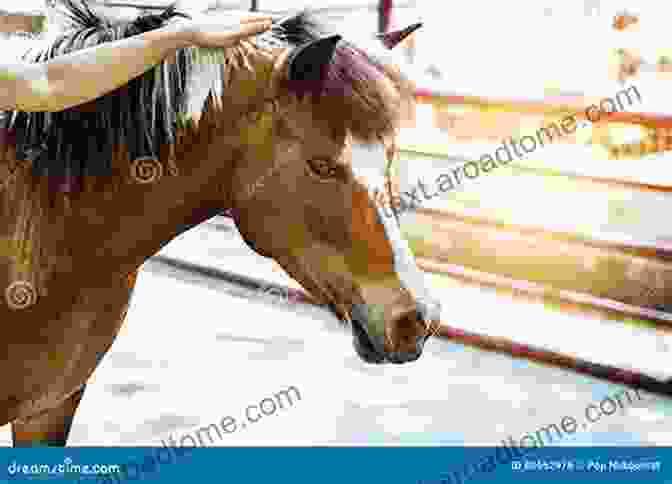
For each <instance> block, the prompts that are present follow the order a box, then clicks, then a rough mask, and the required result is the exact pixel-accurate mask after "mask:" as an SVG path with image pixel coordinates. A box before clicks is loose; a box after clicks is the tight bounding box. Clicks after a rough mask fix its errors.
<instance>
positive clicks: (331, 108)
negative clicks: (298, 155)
mask: <svg viewBox="0 0 672 484" xmlns="http://www.w3.org/2000/svg"><path fill="white" fill-rule="evenodd" d="M61 2H62V3H63V5H64V7H65V8H66V10H67V15H68V16H69V17H70V20H71V21H72V23H73V29H72V31H68V32H67V33H64V34H62V35H60V36H59V37H58V38H57V39H56V40H55V41H54V42H53V43H52V44H51V46H50V47H48V48H46V49H44V50H42V51H40V52H36V53H35V52H28V53H27V54H26V55H24V57H23V59H24V60H25V61H29V62H43V61H46V60H49V59H53V58H54V57H57V56H59V55H63V54H67V53H69V52H73V51H76V50H79V49H82V48H86V47H90V46H94V45H99V44H102V43H104V42H109V41H114V40H119V39H123V38H127V37H130V36H133V35H136V34H140V33H143V32H147V31H150V30H153V29H156V28H159V27H162V26H164V25H165V24H166V23H168V22H170V21H171V20H172V19H175V18H176V17H187V15H185V14H183V13H179V12H177V11H176V10H175V8H174V6H171V7H168V8H166V9H165V10H164V11H163V12H161V13H158V14H150V15H143V16H140V17H138V18H137V19H135V20H132V21H123V22H115V23H113V22H112V21H111V20H110V19H106V18H104V17H102V16H99V15H96V14H95V13H94V12H92V11H91V10H90V9H89V7H88V5H87V4H86V3H85V0H61ZM325 33H326V31H325V29H324V28H323V27H322V26H321V25H320V24H319V23H318V22H317V21H316V19H315V18H314V17H313V16H312V15H311V14H309V13H308V12H301V13H299V14H297V15H294V16H291V17H288V18H286V19H285V20H282V21H280V22H277V23H276V24H275V25H274V26H273V28H272V29H271V30H270V31H268V32H266V33H264V34H262V35H260V36H258V37H257V38H256V39H255V40H254V41H253V42H252V44H253V45H254V46H256V47H257V48H260V49H265V48H273V47H296V46H299V45H302V44H305V43H306V42H310V41H312V40H316V39H319V38H320V37H321V36H322V35H325ZM198 52H199V49H196V48H189V49H181V50H179V51H178V52H177V53H176V57H175V58H174V60H173V61H172V62H166V61H164V62H162V63H161V64H160V65H159V66H157V67H156V68H155V69H151V70H149V71H148V72H147V73H145V74H144V75H142V76H140V77H138V78H136V79H134V80H132V81H131V82H129V83H128V84H127V85H126V86H124V87H122V88H120V89H117V90H116V91H114V92H112V93H110V94H107V95H105V96H103V97H101V98H99V99H97V100H95V101H93V102H91V103H88V104H87V105H85V106H78V107H75V108H71V109H67V110H65V111H62V112H58V113H43V112H37V113H26V112H20V111H15V112H9V113H4V114H5V115H8V116H5V119H7V121H8V125H7V126H5V127H6V128H8V130H9V132H10V133H11V137H12V139H13V140H14V142H15V143H16V153H17V158H18V159H30V160H31V161H32V169H33V174H34V175H35V176H40V175H42V176H50V177H55V179H57V180H63V181H66V182H67V183H66V186H67V185H70V184H71V183H72V182H76V181H77V180H79V179H80V177H83V176H89V175H106V174H109V173H111V170H112V159H113V155H114V152H115V149H116V148H118V147H119V146H125V147H126V148H127V149H128V151H129V156H130V159H131V160H133V159H135V158H138V157H141V156H154V157H158V154H159V150H160V148H161V147H162V146H164V145H166V144H168V145H172V144H174V143H175V141H176V138H177V130H178V129H180V126H181V123H180V120H181V119H183V117H186V116H188V114H189V102H190V96H191V93H190V92H189V91H190V89H191V88H190V79H191V78H192V77H193V76H209V75H210V76H211V77H213V79H210V80H206V82H210V86H213V85H214V84H215V83H217V82H219V83H220V84H221V85H220V86H219V87H218V88H219V89H220V92H219V93H216V92H209V93H208V94H207V95H210V94H212V95H215V96H217V95H219V96H221V94H222V93H221V90H222V89H224V88H225V87H226V86H225V85H224V84H225V83H224V82H223V81H222V72H223V71H224V70H226V69H235V68H239V65H238V63H236V62H233V63H232V62H229V60H230V59H229V58H228V57H226V56H223V57H222V58H219V60H220V61H221V62H219V63H218V64H219V65H218V66H217V69H215V70H210V71H199V70H197V69H195V67H196V64H197V63H198V62H199V61H198V60H197V59H198V58H200V56H198V55H194V54H198ZM222 64H223V65H222ZM220 66H221V67H220ZM217 73H219V77H217ZM220 81H221V82H220ZM389 82H391V83H392V85H393V86H394V87H396V88H397V91H398V93H400V97H399V98H393V97H390V95H389V87H388V86H389ZM206 87H207V86H206ZM409 87H410V84H409V83H408V82H407V81H406V80H405V78H403V77H402V76H400V75H399V74H398V72H397V71H395V70H394V69H391V68H390V67H388V66H386V65H384V63H382V62H378V61H376V60H373V58H371V57H369V56H368V55H367V54H366V53H364V52H363V51H362V50H359V49H357V48H356V47H354V46H353V45H351V44H348V43H346V42H341V43H340V44H339V47H338V49H337V51H336V53H335V56H334V60H333V62H332V63H331V65H330V67H329V69H328V72H327V78H326V80H325V81H324V82H323V83H322V85H321V86H320V91H319V93H317V92H311V96H312V98H313V100H314V115H315V116H317V117H321V118H324V119H326V120H330V121H331V122H333V123H340V125H341V128H343V129H345V130H346V131H347V132H349V133H351V134H352V135H353V136H354V137H356V138H359V139H362V140H366V141H374V140H377V139H380V138H382V137H383V136H385V135H387V134H390V133H392V132H393V131H394V129H395V126H396V121H397V119H398V115H399V108H400V105H399V100H400V99H409V98H410V90H409V89H408V88H409ZM209 89H210V91H212V90H213V89H214V88H209ZM286 89H287V90H288V92H289V93H290V94H294V95H296V96H303V95H305V94H306V92H305V91H304V90H303V88H302V87H301V86H298V85H294V84H292V83H291V82H289V81H288V82H287V83H286ZM207 95H205V96H200V97H198V99H197V101H198V102H197V103H196V104H197V105H198V107H200V108H201V109H202V108H203V101H205V99H206V97H207ZM192 108H193V106H192ZM221 115H222V116H226V112H225V111H224V112H222V113H221ZM2 118H3V116H2V113H0V120H2ZM0 128H2V126H0ZM62 189H63V188H62ZM65 190H66V191H67V190H72V188H69V189H68V188H65Z"/></svg>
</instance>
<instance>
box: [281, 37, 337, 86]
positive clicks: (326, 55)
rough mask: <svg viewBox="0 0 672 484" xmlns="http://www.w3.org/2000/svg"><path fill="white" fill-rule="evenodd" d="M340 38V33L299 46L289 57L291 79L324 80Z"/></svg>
mask: <svg viewBox="0 0 672 484" xmlns="http://www.w3.org/2000/svg"><path fill="white" fill-rule="evenodd" d="M340 40H341V36H340V35H330V36H329V37H323V38H321V39H318V40H313V41H312V42H308V43H307V44H304V45H302V46H301V47H298V48H297V49H296V50H295V51H294V52H293V53H292V54H291V56H290V57H289V80H290V81H311V82H319V81H322V80H323V79H324V71H325V68H326V67H327V66H328V65H329V64H330V63H331V60H332V58H333V57H334V53H335V52H336V45H337V44H338V42H339V41H340Z"/></svg>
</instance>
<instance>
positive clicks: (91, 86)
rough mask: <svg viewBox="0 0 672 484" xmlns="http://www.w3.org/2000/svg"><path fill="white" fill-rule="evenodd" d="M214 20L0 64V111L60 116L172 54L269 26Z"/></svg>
mask: <svg viewBox="0 0 672 484" xmlns="http://www.w3.org/2000/svg"><path fill="white" fill-rule="evenodd" d="M231 18H233V20H231ZM217 20H218V22H217V23H216V24H215V23H214V22H213V20H212V19H209V20H208V22H204V21H203V20H201V21H182V22H177V23H174V24H170V25H168V26H165V27H163V28H160V29H157V30H152V31H150V32H146V33H143V34H140V35H136V36H133V37H129V38H127V39H123V40H119V41H115V42H108V43H105V44H101V45H99V46H96V47H91V48H88V49H83V50H79V51H76V52H73V53H71V54H67V55H63V56H60V57H57V58H56V59H53V60H50V61H48V62H45V63H37V64H29V63H14V64H2V63H0V110H3V109H5V110H6V109H19V110H22V111H61V110H63V109H67V108H70V107H73V106H77V105H79V104H83V103H86V102H89V101H92V100H94V99H96V98H98V97H100V96H102V95H104V94H107V93H109V92H111V91H113V90H115V89H117V88H119V87H121V86H123V85H125V84H126V83H128V82H129V81H130V80H131V79H134V78H135V77H137V76H139V75H141V74H143V73H144V72H146V71H147V70H149V69H150V68H152V67H153V66H155V65H156V64H158V63H159V62H161V60H163V59H164V58H166V57H167V56H169V55H170V54H172V53H174V52H175V51H176V50H177V49H180V48H183V47H188V46H190V45H199V46H204V47H206V46H207V47H227V46H230V45H234V44H235V43H237V42H238V41H240V40H241V39H244V38H247V37H250V36H253V35H257V34H259V33H262V32H264V31H265V30H267V29H268V28H270V26H271V17H269V16H267V15H259V14H249V15H246V16H244V17H241V16H238V17H230V18H229V19H228V23H227V22H226V21H225V20H224V19H222V18H218V19H217Z"/></svg>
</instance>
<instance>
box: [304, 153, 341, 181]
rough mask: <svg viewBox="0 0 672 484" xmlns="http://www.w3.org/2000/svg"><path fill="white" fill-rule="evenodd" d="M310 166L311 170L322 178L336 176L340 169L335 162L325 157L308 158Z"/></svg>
mask: <svg viewBox="0 0 672 484" xmlns="http://www.w3.org/2000/svg"><path fill="white" fill-rule="evenodd" d="M308 166H309V167H310V171H311V172H312V173H313V174H314V175H316V176H318V177H320V178H325V179H329V178H335V177H336V176H337V175H338V169H337V168H336V167H335V166H334V164H333V163H332V162H331V161H329V160H325V159H323V158H316V159H312V160H308Z"/></svg>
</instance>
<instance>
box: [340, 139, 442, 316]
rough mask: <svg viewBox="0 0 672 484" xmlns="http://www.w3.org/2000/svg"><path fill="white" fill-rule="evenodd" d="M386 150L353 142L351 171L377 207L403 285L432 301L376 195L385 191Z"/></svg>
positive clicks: (405, 244) (391, 218) (419, 298)
mask: <svg viewBox="0 0 672 484" xmlns="http://www.w3.org/2000/svg"><path fill="white" fill-rule="evenodd" d="M385 151H386V150H385V146H383V145H382V143H379V144H374V145H365V144H361V143H353V144H352V170H353V173H354V174H355V176H356V177H357V178H358V179H360V180H362V182H363V183H366V185H367V187H368V189H369V196H370V199H371V201H372V203H374V204H375V206H376V210H377V212H378V218H379V220H380V222H381V223H382V224H383V226H384V228H385V234H386V235H387V240H388V241H389V243H390V246H391V248H392V251H393V253H394V267H395V271H396V273H397V275H398V277H399V280H400V281H401V283H402V285H403V286H404V287H405V288H406V289H408V290H409V291H410V292H411V294H412V295H413V297H414V298H415V299H416V300H417V301H431V300H432V298H431V296H430V291H429V289H428V287H427V284H426V281H425V275H424V274H423V273H422V271H420V269H418V266H417V265H416V263H415V259H414V257H413V253H412V252H411V249H410V247H409V245H408V242H407V241H406V239H404V237H403V234H402V233H401V228H400V227H399V225H398V224H397V220H396V218H395V217H394V216H390V215H391V211H390V209H389V208H388V209H387V210H384V208H383V207H382V206H381V205H380V202H379V201H377V200H376V198H375V193H376V191H378V193H385V167H386V164H387V156H386V152H385ZM385 198H387V197H385ZM385 212H387V214H386V213H385ZM431 316H432V317H431V319H438V315H436V317H434V316H435V315H433V314H432V315H431Z"/></svg>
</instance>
